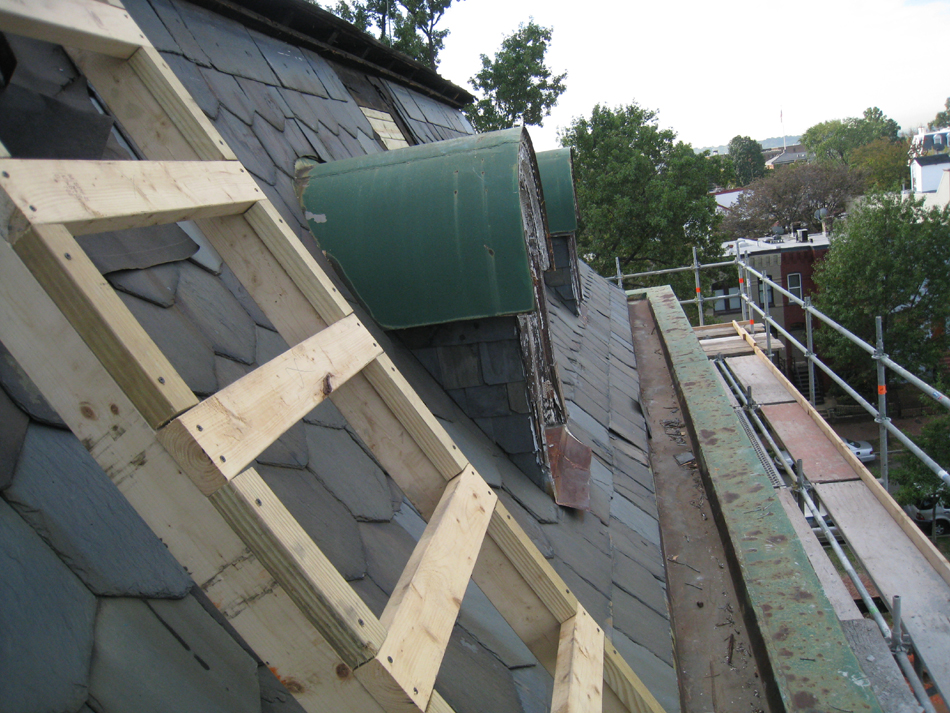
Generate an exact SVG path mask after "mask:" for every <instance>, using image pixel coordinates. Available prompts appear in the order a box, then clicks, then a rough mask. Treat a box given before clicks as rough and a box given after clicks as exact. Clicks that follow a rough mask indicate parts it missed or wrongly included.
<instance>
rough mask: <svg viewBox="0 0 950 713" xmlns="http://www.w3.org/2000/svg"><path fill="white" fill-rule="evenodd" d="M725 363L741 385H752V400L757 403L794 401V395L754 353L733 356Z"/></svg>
mask: <svg viewBox="0 0 950 713" xmlns="http://www.w3.org/2000/svg"><path fill="white" fill-rule="evenodd" d="M726 363H727V364H728V365H729V368H730V369H732V373H733V374H735V375H736V378H737V379H738V380H739V383H740V384H742V386H744V387H746V388H748V387H750V386H751V387H752V400H753V401H755V402H756V403H757V404H760V405H764V404H784V403H790V402H793V401H795V397H794V396H792V395H791V394H790V393H788V389H786V388H785V387H784V386H783V385H782V384H780V383H779V382H778V381H777V380H776V379H775V377H774V376H773V375H772V372H771V371H769V369H768V367H767V366H766V365H765V364H764V363H763V362H762V360H761V359H759V358H758V357H757V356H756V355H755V354H750V355H749V356H741V357H733V358H731V359H728V360H726Z"/></svg>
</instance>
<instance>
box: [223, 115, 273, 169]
mask: <svg viewBox="0 0 950 713" xmlns="http://www.w3.org/2000/svg"><path fill="white" fill-rule="evenodd" d="M214 128H216V129H217V130H218V131H219V132H221V136H222V137H223V138H224V140H225V141H227V142H228V145H229V146H230V147H231V149H232V150H233V151H234V153H235V154H236V155H237V157H238V159H240V161H241V163H242V164H244V167H245V168H246V169H247V170H248V171H250V172H251V173H252V174H254V175H255V176H257V177H258V178H260V179H261V180H263V181H264V182H266V183H270V184H272V185H273V183H274V173H275V171H276V169H275V168H274V164H273V162H272V161H271V160H270V158H269V157H268V156H267V152H266V151H264V147H263V146H261V142H260V141H258V140H257V137H256V136H254V133H253V132H252V131H251V129H250V128H249V127H248V126H247V124H245V123H244V122H242V121H241V120H240V119H239V118H238V117H236V116H235V115H234V114H232V113H231V112H230V111H228V110H227V109H226V108H224V107H222V108H221V109H220V110H219V111H218V118H217V119H215V121H214Z"/></svg>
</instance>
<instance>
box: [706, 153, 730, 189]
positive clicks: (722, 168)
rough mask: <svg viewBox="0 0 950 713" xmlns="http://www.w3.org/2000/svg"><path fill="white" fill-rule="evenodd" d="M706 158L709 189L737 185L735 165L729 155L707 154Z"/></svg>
mask: <svg viewBox="0 0 950 713" xmlns="http://www.w3.org/2000/svg"><path fill="white" fill-rule="evenodd" d="M704 155H705V154H704ZM706 160H707V161H708V162H709V190H711V191H717V190H726V189H728V188H737V187H738V186H737V185H736V167H735V165H734V164H733V163H732V159H731V158H730V157H729V156H726V155H724V154H716V155H715V156H707V157H706Z"/></svg>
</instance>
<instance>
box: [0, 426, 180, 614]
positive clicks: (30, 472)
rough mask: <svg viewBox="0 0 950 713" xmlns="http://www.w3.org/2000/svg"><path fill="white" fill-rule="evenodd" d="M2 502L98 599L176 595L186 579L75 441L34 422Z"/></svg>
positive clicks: (67, 434)
mask: <svg viewBox="0 0 950 713" xmlns="http://www.w3.org/2000/svg"><path fill="white" fill-rule="evenodd" d="M4 497H5V498H6V499H7V501H8V502H9V503H10V504H11V505H12V506H13V507H14V508H15V509H16V510H17V511H18V512H19V513H20V514H21V516H22V517H23V519H24V520H26V522H28V523H29V524H30V525H31V526H32V527H33V529H34V530H36V531H37V532H38V533H39V535H40V536H41V537H42V538H43V539H44V540H45V541H46V542H48V543H49V544H50V546H51V547H52V548H53V549H54V550H55V551H56V552H57V553H58V554H59V556H60V557H61V558H62V560H63V561H64V562H65V563H66V564H67V565H68V566H69V568H70V569H72V570H73V572H75V574H76V576H78V577H79V578H80V579H81V580H82V581H83V583H84V584H85V585H86V586H87V587H89V589H91V590H92V591H93V592H94V593H95V594H98V595H100V596H119V597H121V596H133V597H172V598H181V597H183V596H185V594H187V593H188V590H189V589H191V586H192V581H191V578H190V577H188V575H187V574H186V573H185V571H184V570H183V569H182V568H181V566H180V565H179V564H178V563H177V562H176V561H175V559H174V558H173V557H172V556H171V555H170V554H169V553H168V549H167V548H166V547H165V545H164V544H162V542H161V540H159V539H158V538H157V537H156V536H155V534H154V533H153V532H152V531H151V530H150V529H149V527H148V525H146V524H145V523H144V522H143V521H142V518H141V517H139V515H138V513H137V512H135V510H134V509H133V508H132V506H131V505H129V502H128V501H127V500H126V499H125V498H124V497H122V494H121V493H119V491H118V489H116V487H115V485H113V483H112V481H111V480H109V478H108V477H107V476H106V474H105V473H103V472H102V469H101V468H100V467H99V465H98V464H97V463H96V462H95V461H94V460H93V459H92V456H90V455H89V453H88V452H87V451H86V449H85V448H83V446H82V444H81V443H80V442H79V440H78V439H77V438H76V437H75V436H74V435H72V434H71V433H69V432H67V431H60V430H58V429H53V428H48V427H46V426H40V425H36V424H34V425H32V426H30V428H29V430H28V431H27V435H26V439H25V440H24V442H23V449H22V451H21V453H20V459H19V462H18V463H17V468H16V473H15V475H14V478H13V483H12V484H11V486H10V487H9V488H8V489H7V490H6V491H5V492H4Z"/></svg>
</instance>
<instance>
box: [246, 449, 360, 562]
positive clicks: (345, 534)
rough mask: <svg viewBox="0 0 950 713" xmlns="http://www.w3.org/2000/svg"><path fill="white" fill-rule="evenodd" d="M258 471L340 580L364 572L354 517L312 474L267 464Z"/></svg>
mask: <svg viewBox="0 0 950 713" xmlns="http://www.w3.org/2000/svg"><path fill="white" fill-rule="evenodd" d="M314 455H315V457H319V454H318V453H315V454H314ZM258 472H259V473H260V474H261V477H262V478H263V479H264V480H265V481H266V483H267V484H268V485H269V486H270V488H271V490H273V491H274V493H275V494H276V495H277V497H278V498H280V501H281V502H282V503H283V504H284V506H285V507H286V508H287V509H288V510H289V511H290V514H291V515H293V516H294V518H295V519H296V520H297V522H298V523H300V526H301V527H302V528H303V529H304V530H305V531H306V532H307V534H309V535H310V537H312V538H313V541H314V542H315V543H316V544H317V547H319V548H320V549H321V551H322V552H323V554H325V555H326V556H327V559H329V560H330V562H332V563H333V566H334V567H336V568H337V570H339V572H340V574H341V575H342V576H343V578H344V579H347V580H351V579H359V578H360V577H362V576H363V575H364V574H365V573H366V559H365V558H364V555H363V543H362V540H361V538H360V530H359V528H358V527H357V524H356V520H354V519H353V515H351V514H350V511H349V510H347V509H346V507H345V506H344V505H343V503H341V502H340V501H339V500H337V499H336V498H335V497H334V496H333V494H332V493H331V492H330V491H329V490H327V488H326V487H325V486H324V485H323V483H321V482H320V480H319V479H318V478H317V477H316V476H315V475H313V473H311V472H310V471H309V470H294V469H290V468H277V467H274V466H269V465H262V466H259V467H258Z"/></svg>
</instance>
